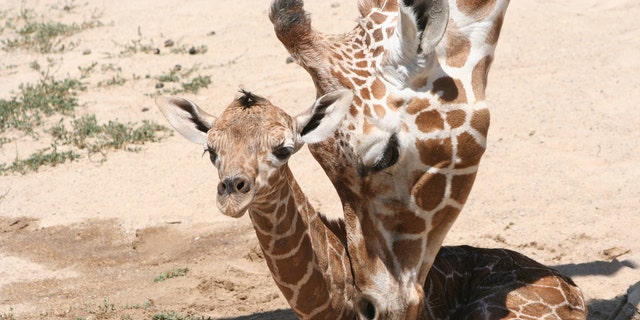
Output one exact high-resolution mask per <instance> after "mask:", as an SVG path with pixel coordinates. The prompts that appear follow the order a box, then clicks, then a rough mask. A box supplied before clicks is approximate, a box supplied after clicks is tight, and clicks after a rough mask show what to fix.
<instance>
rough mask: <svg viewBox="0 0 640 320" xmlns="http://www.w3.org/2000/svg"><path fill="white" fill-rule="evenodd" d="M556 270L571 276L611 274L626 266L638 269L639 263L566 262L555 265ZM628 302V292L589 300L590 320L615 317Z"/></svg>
mask: <svg viewBox="0 0 640 320" xmlns="http://www.w3.org/2000/svg"><path fill="white" fill-rule="evenodd" d="M553 268H555V269H556V270H558V271H560V272H561V273H562V274H565V275H567V276H570V277H575V276H578V277H579V276H588V275H589V276H593V275H596V276H598V275H599V276H611V275H614V274H616V273H617V272H619V271H620V270H622V269H624V268H631V269H637V268H638V264H637V263H635V262H633V261H631V260H622V261H620V260H617V259H614V260H612V261H593V262H588V263H578V264H565V265H558V266H553ZM638 284H640V282H638V283H636V284H635V285H632V284H630V287H629V288H631V287H633V286H638ZM625 302H626V292H620V294H619V295H618V296H616V297H615V298H612V299H593V300H590V301H588V302H587V306H588V307H589V320H608V319H613V318H614V313H616V312H617V311H618V310H619V308H620V307H621V306H622V305H623V304H624V303H625Z"/></svg>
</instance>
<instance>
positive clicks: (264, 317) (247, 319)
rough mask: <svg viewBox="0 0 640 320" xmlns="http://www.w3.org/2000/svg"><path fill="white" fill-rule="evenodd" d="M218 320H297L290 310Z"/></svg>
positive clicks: (219, 319) (220, 319)
mask: <svg viewBox="0 0 640 320" xmlns="http://www.w3.org/2000/svg"><path fill="white" fill-rule="evenodd" d="M217 319H218V320H298V317H296V315H295V313H293V311H291V309H278V310H272V311H265V312H260V313H254V314H250V315H246V316H239V317H232V318H217Z"/></svg>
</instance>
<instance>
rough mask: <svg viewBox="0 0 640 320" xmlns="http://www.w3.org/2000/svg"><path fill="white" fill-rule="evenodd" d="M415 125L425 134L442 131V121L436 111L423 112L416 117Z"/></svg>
mask: <svg viewBox="0 0 640 320" xmlns="http://www.w3.org/2000/svg"><path fill="white" fill-rule="evenodd" d="M416 125H417V126H418V129H419V130H420V131H422V132H425V133H429V132H433V131H439V130H443V129H444V119H442V116H441V115H440V112H438V111H437V110H430V111H425V112H422V113H420V114H419V115H418V116H417V117H416Z"/></svg>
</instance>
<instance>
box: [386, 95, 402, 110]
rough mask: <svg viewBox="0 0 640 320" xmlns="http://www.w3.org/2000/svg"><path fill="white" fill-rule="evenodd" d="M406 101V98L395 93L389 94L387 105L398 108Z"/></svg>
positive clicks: (392, 108)
mask: <svg viewBox="0 0 640 320" xmlns="http://www.w3.org/2000/svg"><path fill="white" fill-rule="evenodd" d="M403 103H404V100H403V99H401V98H398V97H395V96H393V95H389V96H387V107H389V108H390V109H391V110H398V109H400V107H401V106H402V104H403Z"/></svg>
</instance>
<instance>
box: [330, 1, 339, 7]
mask: <svg viewBox="0 0 640 320" xmlns="http://www.w3.org/2000/svg"><path fill="white" fill-rule="evenodd" d="M339 6H340V4H339V3H337V2H334V3H332V4H331V8H337V7H339Z"/></svg>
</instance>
